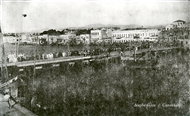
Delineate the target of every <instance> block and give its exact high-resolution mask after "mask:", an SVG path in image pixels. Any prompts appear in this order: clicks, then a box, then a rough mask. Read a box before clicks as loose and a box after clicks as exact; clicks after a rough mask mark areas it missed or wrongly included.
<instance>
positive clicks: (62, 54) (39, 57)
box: [7, 41, 178, 63]
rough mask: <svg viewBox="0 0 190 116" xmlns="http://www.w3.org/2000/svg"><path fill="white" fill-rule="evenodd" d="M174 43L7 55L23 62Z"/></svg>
mask: <svg viewBox="0 0 190 116" xmlns="http://www.w3.org/2000/svg"><path fill="white" fill-rule="evenodd" d="M171 44H172V43H171V42H170V43H167V42H140V41H131V42H125V43H113V44H111V45H110V46H105V47H97V48H95V49H86V50H76V51H64V52H62V51H59V52H55V53H36V54H34V53H33V54H24V53H22V54H18V55H16V54H9V55H8V56H7V62H8V63H15V62H22V61H32V60H44V59H54V58H60V57H69V56H92V55H100V54H102V53H106V54H109V53H110V52H112V51H118V52H121V51H126V50H133V49H134V48H135V47H134V46H137V48H138V49H147V48H150V47H152V48H153V47H171V46H178V44H177V43H175V45H174V44H173V45H171Z"/></svg>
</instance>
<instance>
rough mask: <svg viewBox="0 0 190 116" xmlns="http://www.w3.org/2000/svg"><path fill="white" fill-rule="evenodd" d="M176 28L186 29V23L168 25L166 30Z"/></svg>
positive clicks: (178, 22) (178, 21) (181, 21)
mask: <svg viewBox="0 0 190 116" xmlns="http://www.w3.org/2000/svg"><path fill="white" fill-rule="evenodd" d="M174 28H186V22H185V21H183V20H177V21H174V22H173V23H172V24H169V25H166V27H165V29H166V30H170V29H174Z"/></svg>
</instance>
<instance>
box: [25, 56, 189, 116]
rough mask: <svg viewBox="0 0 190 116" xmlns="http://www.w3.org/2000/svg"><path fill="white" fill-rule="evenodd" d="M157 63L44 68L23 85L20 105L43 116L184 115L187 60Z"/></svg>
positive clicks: (165, 59)
mask: <svg viewBox="0 0 190 116" xmlns="http://www.w3.org/2000/svg"><path fill="white" fill-rule="evenodd" d="M160 64H161V65H162V67H161V68H160V70H153V69H139V70H136V69H129V68H127V67H126V66H124V65H123V64H122V63H121V62H120V60H119V59H112V60H107V61H101V62H94V63H91V64H87V65H82V64H80V63H76V64H75V66H73V67H72V66H71V67H69V66H67V65H66V64H61V66H60V67H59V68H54V69H52V68H49V69H48V68H47V69H44V70H41V71H37V74H36V78H34V79H33V81H32V79H29V80H28V85H27V86H25V90H23V91H25V92H24V93H25V94H24V96H25V97H26V101H25V103H23V105H24V106H26V107H27V108H28V109H31V110H32V111H33V112H35V113H36V114H38V115H44V116H46V115H48V116H63V115H68V116H70V115H72V116H76V115H81V116H84V115H89V116H99V115H104V116H112V115H114V116H115V115H118V116H121V115H123V116H127V115H128V116H137V115H139V116H188V115H189V113H190V112H189V106H190V57H189V56H188V55H184V56H183V55H181V54H176V55H168V56H166V57H162V58H161V60H160ZM27 75H28V76H27V77H28V78H32V73H27ZM31 100H32V103H31ZM36 104H38V106H40V107H37V105H36Z"/></svg>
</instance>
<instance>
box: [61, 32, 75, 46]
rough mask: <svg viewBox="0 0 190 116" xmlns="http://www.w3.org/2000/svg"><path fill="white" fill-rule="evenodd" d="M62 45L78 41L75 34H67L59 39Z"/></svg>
mask: <svg viewBox="0 0 190 116" xmlns="http://www.w3.org/2000/svg"><path fill="white" fill-rule="evenodd" d="M58 39H59V43H60V44H67V43H68V42H69V41H71V40H72V39H76V34H75V33H67V34H64V35H60V36H59V37H58Z"/></svg>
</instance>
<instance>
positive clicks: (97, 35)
mask: <svg viewBox="0 0 190 116" xmlns="http://www.w3.org/2000/svg"><path fill="white" fill-rule="evenodd" d="M101 40H102V32H101V30H91V41H90V42H91V43H96V42H98V41H101Z"/></svg>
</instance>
